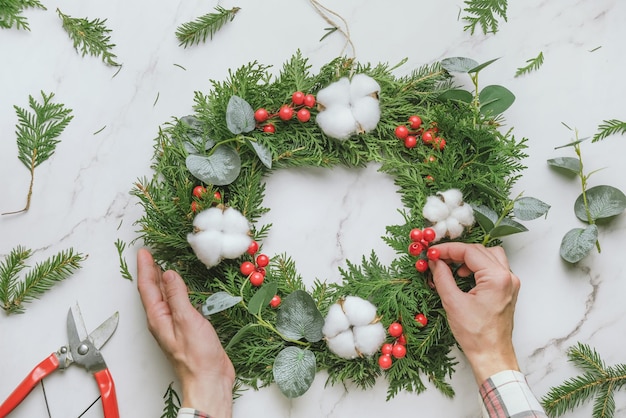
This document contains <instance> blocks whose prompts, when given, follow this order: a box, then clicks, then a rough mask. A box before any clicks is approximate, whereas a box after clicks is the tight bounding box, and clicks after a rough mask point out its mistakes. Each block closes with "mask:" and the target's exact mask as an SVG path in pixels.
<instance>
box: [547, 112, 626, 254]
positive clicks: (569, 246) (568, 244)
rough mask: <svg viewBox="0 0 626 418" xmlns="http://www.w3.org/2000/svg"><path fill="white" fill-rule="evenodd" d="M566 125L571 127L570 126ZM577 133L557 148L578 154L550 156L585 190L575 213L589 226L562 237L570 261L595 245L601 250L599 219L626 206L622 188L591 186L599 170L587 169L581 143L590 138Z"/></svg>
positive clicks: (578, 199) (612, 215)
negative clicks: (591, 180) (578, 180)
mask: <svg viewBox="0 0 626 418" xmlns="http://www.w3.org/2000/svg"><path fill="white" fill-rule="evenodd" d="M563 125H564V126H565V127H566V128H568V129H569V130H572V129H571V128H570V127H569V126H567V125H565V124H563ZM574 134H575V139H574V141H572V142H571V143H569V144H566V145H562V146H559V147H556V148H555V149H561V148H566V147H573V148H574V152H575V153H576V158H574V157H559V158H552V159H549V160H548V165H550V166H551V167H554V168H556V169H558V170H559V171H561V172H563V173H565V174H568V175H574V176H577V177H578V178H579V179H580V186H581V189H582V193H581V194H580V195H579V196H578V198H577V199H576V201H575V203H574V213H575V214H576V217H577V218H578V219H579V220H581V221H582V222H585V223H587V226H586V227H585V228H574V229H571V230H570V231H569V232H567V233H566V234H565V236H564V237H563V239H562V241H561V248H560V254H561V258H563V259H564V260H565V261H567V262H569V263H576V262H578V261H580V260H582V259H583V258H584V257H586V256H587V254H589V252H590V251H591V249H592V248H593V247H594V246H595V247H596V248H597V250H598V253H599V252H601V247H600V241H599V240H598V221H606V220H609V219H611V218H613V217H615V216H617V215H619V214H621V213H622V212H623V211H624V209H626V195H624V193H623V192H622V191H621V190H619V189H617V188H615V187H612V186H607V185H601V186H594V187H591V188H589V183H588V181H589V178H590V177H591V175H592V174H594V173H596V172H597V171H599V170H594V171H591V172H588V173H587V172H585V166H584V164H583V157H582V149H581V144H582V143H583V142H584V141H585V140H586V139H588V138H582V139H581V138H579V136H578V130H577V129H575V130H574Z"/></svg>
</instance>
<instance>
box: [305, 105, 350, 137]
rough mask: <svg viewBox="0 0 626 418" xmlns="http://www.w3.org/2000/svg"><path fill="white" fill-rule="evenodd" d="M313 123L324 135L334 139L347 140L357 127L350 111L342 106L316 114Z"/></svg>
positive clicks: (329, 108)
mask: <svg viewBox="0 0 626 418" xmlns="http://www.w3.org/2000/svg"><path fill="white" fill-rule="evenodd" d="M315 121H316V122H317V124H318V125H319V127H320V129H322V131H323V132H324V133H325V134H326V135H328V136H330V137H331V138H335V139H347V138H348V137H349V136H350V135H352V134H353V133H354V132H355V131H356V127H357V123H356V120H355V119H354V116H353V115H352V111H351V110H350V108H349V107H343V106H336V105H333V106H329V107H327V108H326V109H325V110H324V111H322V112H320V113H318V114H317V117H316V118H315Z"/></svg>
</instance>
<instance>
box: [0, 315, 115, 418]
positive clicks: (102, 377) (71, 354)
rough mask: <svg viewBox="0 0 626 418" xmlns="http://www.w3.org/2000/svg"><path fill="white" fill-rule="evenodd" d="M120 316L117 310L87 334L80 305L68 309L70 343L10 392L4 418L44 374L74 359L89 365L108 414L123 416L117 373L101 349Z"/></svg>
mask: <svg viewBox="0 0 626 418" xmlns="http://www.w3.org/2000/svg"><path fill="white" fill-rule="evenodd" d="M118 320H119V313H118V312H115V313H114V314H113V315H111V316H110V317H109V318H108V319H107V320H105V321H104V322H103V323H102V324H100V326H98V328H96V329H95V330H94V331H93V332H91V334H89V335H87V329H86V328H85V324H84V322H83V317H82V315H81V313H80V308H79V307H78V305H75V306H74V307H73V308H70V309H69V312H68V313H67V336H68V344H67V345H64V346H62V347H61V348H59V349H58V350H57V351H56V352H54V353H52V354H50V355H49V356H48V357H47V358H46V359H45V360H43V361H42V362H41V363H39V364H38V365H37V366H35V368H34V369H33V370H32V371H31V372H30V373H29V374H28V376H26V378H25V379H24V380H23V381H22V383H20V384H19V386H18V387H17V388H16V389H15V390H14V391H13V393H11V395H9V397H8V399H7V400H6V401H4V403H2V405H0V418H5V417H6V416H7V415H8V414H9V413H10V412H11V411H12V410H13V409H14V408H15V407H16V406H18V405H19V404H20V403H21V402H22V401H23V400H24V399H25V398H26V396H27V395H28V394H29V393H30V392H31V391H32V390H33V388H34V387H35V385H37V383H39V382H40V381H41V380H42V379H43V378H44V377H46V376H48V375H49V374H51V373H52V372H54V371H55V370H57V369H60V370H65V369H66V368H68V367H69V366H70V365H71V364H72V363H75V364H77V365H79V366H81V367H83V368H85V369H86V370H87V371H88V372H89V373H91V374H93V376H94V378H95V379H96V382H97V383H98V388H99V389H100V396H101V399H102V409H103V410H104V417H105V418H119V410H118V406H117V395H116V393H115V384H114V383H113V377H112V376H111V373H110V372H109V369H108V368H107V365H106V363H105V361H104V358H103V357H102V354H101V353H100V348H101V347H102V346H103V345H104V344H105V343H106V342H107V341H108V340H109V338H110V337H111V335H113V333H114V332H115V329H116V328H117V323H118Z"/></svg>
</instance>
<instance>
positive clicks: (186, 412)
mask: <svg viewBox="0 0 626 418" xmlns="http://www.w3.org/2000/svg"><path fill="white" fill-rule="evenodd" d="M176 418H211V416H210V415H208V414H205V413H204V412H200V411H196V410H195V409H193V408H180V409H179V410H178V415H176Z"/></svg>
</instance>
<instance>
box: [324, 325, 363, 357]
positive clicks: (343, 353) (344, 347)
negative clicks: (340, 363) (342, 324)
mask: <svg viewBox="0 0 626 418" xmlns="http://www.w3.org/2000/svg"><path fill="white" fill-rule="evenodd" d="M326 344H327V345H328V349H329V350H330V351H331V352H333V353H335V354H336V355H338V356H339V357H342V358H345V359H354V358H357V357H358V356H359V353H357V351H356V348H354V335H353V334H352V330H351V329H349V330H346V331H344V332H342V333H340V334H338V335H336V336H335V337H333V338H330V339H327V340H326Z"/></svg>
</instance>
